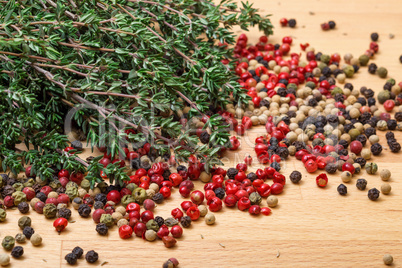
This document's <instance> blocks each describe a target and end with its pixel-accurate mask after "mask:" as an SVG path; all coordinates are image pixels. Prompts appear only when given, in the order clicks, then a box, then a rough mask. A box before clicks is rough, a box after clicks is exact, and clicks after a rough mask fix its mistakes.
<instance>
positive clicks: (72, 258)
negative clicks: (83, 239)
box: [64, 253, 78, 265]
mask: <svg viewBox="0 0 402 268" xmlns="http://www.w3.org/2000/svg"><path fill="white" fill-rule="evenodd" d="M64 259H65V260H66V261H67V263H68V264H71V265H74V264H76V263H77V259H78V257H77V255H76V254H74V253H68V254H67V255H66V256H65V257H64Z"/></svg>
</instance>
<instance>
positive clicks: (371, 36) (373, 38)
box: [370, 33, 378, 42]
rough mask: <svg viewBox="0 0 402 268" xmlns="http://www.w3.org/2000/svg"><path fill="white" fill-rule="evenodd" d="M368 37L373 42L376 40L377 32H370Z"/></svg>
mask: <svg viewBox="0 0 402 268" xmlns="http://www.w3.org/2000/svg"><path fill="white" fill-rule="evenodd" d="M370 38H371V40H372V41H373V42H377V40H378V33H372V34H371V35H370Z"/></svg>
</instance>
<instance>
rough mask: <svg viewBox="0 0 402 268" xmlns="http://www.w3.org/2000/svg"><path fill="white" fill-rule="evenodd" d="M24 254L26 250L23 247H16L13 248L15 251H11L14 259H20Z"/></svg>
mask: <svg viewBox="0 0 402 268" xmlns="http://www.w3.org/2000/svg"><path fill="white" fill-rule="evenodd" d="M23 254H24V248H23V247H21V246H16V247H14V248H13V250H12V251H11V256H13V257H14V258H16V259H18V258H19V257H21V256H22V255H23Z"/></svg>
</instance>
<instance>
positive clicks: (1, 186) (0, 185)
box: [0, 158, 5, 188]
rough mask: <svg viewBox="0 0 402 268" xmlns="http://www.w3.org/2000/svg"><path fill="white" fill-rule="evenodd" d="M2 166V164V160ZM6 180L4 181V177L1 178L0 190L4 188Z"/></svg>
mask: <svg viewBox="0 0 402 268" xmlns="http://www.w3.org/2000/svg"><path fill="white" fill-rule="evenodd" d="M0 164H1V158H0ZM4 183H5V182H4V180H3V176H0V188H3V186H4Z"/></svg>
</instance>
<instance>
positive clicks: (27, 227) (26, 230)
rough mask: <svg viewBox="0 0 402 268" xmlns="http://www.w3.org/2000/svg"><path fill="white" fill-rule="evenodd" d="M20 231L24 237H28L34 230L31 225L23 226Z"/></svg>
mask: <svg viewBox="0 0 402 268" xmlns="http://www.w3.org/2000/svg"><path fill="white" fill-rule="evenodd" d="M22 233H23V234H24V235H25V237H26V238H28V239H30V238H31V237H32V235H33V234H34V233H35V230H34V229H33V228H32V227H31V226H25V227H24V230H23V231H22Z"/></svg>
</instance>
